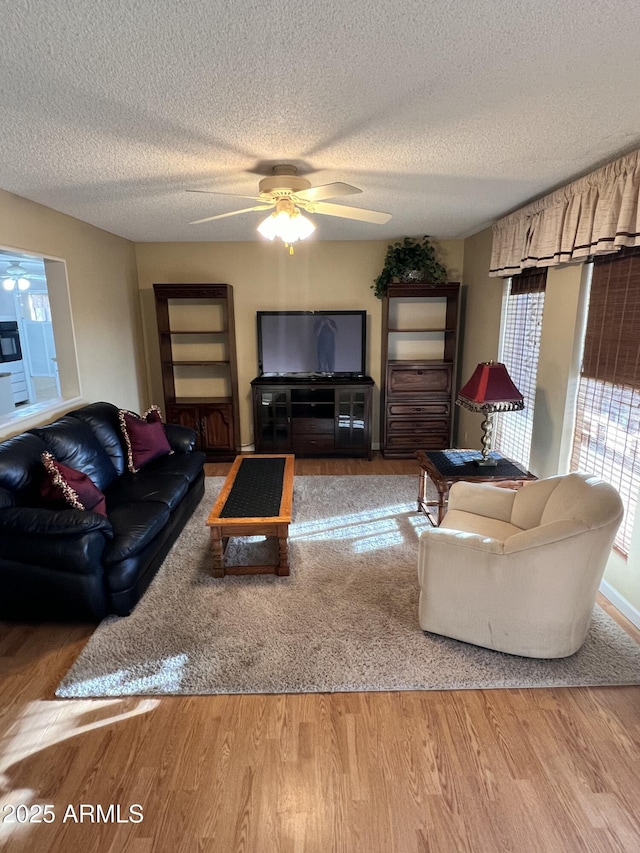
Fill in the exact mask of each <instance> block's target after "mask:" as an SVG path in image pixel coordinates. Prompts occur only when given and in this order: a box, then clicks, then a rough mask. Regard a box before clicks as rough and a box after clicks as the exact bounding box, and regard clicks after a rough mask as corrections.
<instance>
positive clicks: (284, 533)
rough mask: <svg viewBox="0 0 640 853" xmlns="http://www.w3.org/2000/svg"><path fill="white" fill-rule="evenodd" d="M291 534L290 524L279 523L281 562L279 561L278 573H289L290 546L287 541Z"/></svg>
mask: <svg viewBox="0 0 640 853" xmlns="http://www.w3.org/2000/svg"><path fill="white" fill-rule="evenodd" d="M288 535H289V525H288V524H284V525H280V524H279V525H278V550H279V552H280V562H279V563H278V568H277V574H278V575H281V576H282V575H288V574H289V547H288V543H287V539H288Z"/></svg>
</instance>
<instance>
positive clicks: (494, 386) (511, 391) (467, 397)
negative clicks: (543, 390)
mask: <svg viewBox="0 0 640 853" xmlns="http://www.w3.org/2000/svg"><path fill="white" fill-rule="evenodd" d="M456 405H458V406H462V407H463V408H465V409H468V410H469V411H470V412H482V414H483V415H484V420H483V421H482V424H481V426H482V431H483V432H482V457H481V458H480V459H477V460H475V461H474V464H475V465H481V466H487V467H489V466H493V465H497V462H496V460H495V459H492V458H491V456H490V455H489V451H490V450H491V434H492V432H493V422H492V420H491V417H492V415H494V414H495V413H496V412H517V411H520V410H522V409H524V398H523V396H522V394H521V393H520V392H519V391H518V389H517V388H516V386H515V385H514V384H513V382H512V381H511V377H510V376H509V374H508V372H507V368H506V367H505V366H504V364H501V363H500V362H497V361H482V362H480V364H479V365H478V366H477V367H476V369H475V370H474V372H473V376H472V377H471V379H470V380H469V381H468V382H467V384H466V385H465V386H464V388H462V389H461V390H460V392H459V393H458V397H457V399H456Z"/></svg>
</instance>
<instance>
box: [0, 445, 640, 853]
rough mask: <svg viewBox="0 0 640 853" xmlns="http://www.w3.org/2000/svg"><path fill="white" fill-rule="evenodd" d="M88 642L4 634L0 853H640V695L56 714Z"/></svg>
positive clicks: (458, 696) (73, 633)
mask: <svg viewBox="0 0 640 853" xmlns="http://www.w3.org/2000/svg"><path fill="white" fill-rule="evenodd" d="M228 468H229V466H228V465H210V466H208V473H209V474H226V472H227V471H228ZM296 471H297V473H299V474H363V473H371V474H379V473H388V474H394V473H411V474H413V473H415V474H416V486H417V471H416V463H415V462H413V461H411V460H406V461H402V460H401V461H393V462H389V461H385V460H381V459H379V458H375V459H374V460H373V461H372V462H367V461H366V460H319V459H313V460H297V462H296ZM609 609H610V612H611V613H612V614H613V615H614V616H615V615H616V611H615V610H614V609H613V608H609ZM618 619H619V620H620V622H621V624H623V625H625V624H626V627H627V628H628V629H629V631H630V633H631V634H632V636H634V637H635V638H636V640H639V639H640V633H639V632H637V631H635V630H634V629H633V628H632V627H631V626H629V624H628V623H625V620H623V619H622V617H619V616H618ZM92 630H93V628H92V626H88V625H80V626H77V625H76V626H68V625H9V624H7V623H0V803H1V807H2V813H1V816H0V820H2V823H0V850H11V851H12V853H14V851H15V853H21V851H36V853H67V852H68V851H72V853H74V851H77V853H93V851H97V853H165V852H166V853H192V851H194V853H195V851H198V853H203V851H204V852H205V853H209V851H211V853H236V851H238V853H241V851H242V852H243V853H356V851H358V853H359V851H362V853H365V851H366V853H414V851H415V853H427V851H428V852H429V853H450V851H451V853H460V851H472V853H497V851H514V853H515V851H526V852H527V853H537V851H540V853H555V851H561V852H562V853H573V851H576V853H578V851H580V853H584V851H603V853H604V851H633V852H634V853H636V851H638V850H640V810H639V809H638V803H639V802H640V687H618V688H597V689H593V688H580V689H554V690H530V691H529V690H495V691H458V692H424V693H409V692H407V693H367V694H335V695H326V694H325V695H313V694H312V695H292V696H202V697H197V696H194V697H184V698H180V697H166V698H162V699H155V698H152V697H147V698H139V699H136V698H129V699H122V700H82V701H76V700H55V699H54V698H53V691H54V690H55V687H56V686H57V684H58V682H59V680H60V678H61V677H62V675H63V674H64V673H65V671H66V670H67V668H68V667H69V666H70V665H71V664H72V662H73V661H74V659H75V658H76V657H77V655H78V654H79V652H80V651H81V649H82V647H83V645H84V643H85V642H86V640H87V639H88V638H89V636H90V635H91V632H92ZM20 804H22V805H25V806H27V807H31V809H30V811H29V810H28V809H27V810H25V809H17V810H16V807H17V806H18V805H20ZM134 804H140V806H141V807H142V815H143V819H142V821H141V822H137V823H136V822H130V820H129V819H130V818H133V819H134V820H137V819H138V810H136V809H134V810H133V811H130V807H131V806H133V805H134ZM45 805H51V806H52V809H49V810H46V811H45V809H44V806H45ZM97 805H100V807H101V811H100V812H98V811H97V810H96V808H95V807H96V806H97ZM110 805H112V806H113V808H112V809H111V811H109V810H108V807H109V806H110ZM116 806H117V807H119V810H116ZM81 807H83V808H81ZM12 816H13V817H14V818H15V817H20V818H25V817H26V818H27V821H26V822H17V823H9V822H8V821H9V819H10V818H11V817H12ZM45 816H46V819H49V818H50V817H51V816H53V820H52V822H50V823H46V822H40V823H38V822H34V821H36V820H37V819H38V818H40V819H41V820H45ZM81 817H82V822H80V818H81ZM65 818H66V819H65ZM96 818H98V819H99V822H97V821H96ZM105 818H106V822H105V821H104V819H105Z"/></svg>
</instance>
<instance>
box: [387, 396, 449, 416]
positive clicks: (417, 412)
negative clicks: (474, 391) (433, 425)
mask: <svg viewBox="0 0 640 853" xmlns="http://www.w3.org/2000/svg"><path fill="white" fill-rule="evenodd" d="M450 415H451V404H450V403H449V402H448V401H447V400H437V401H433V402H432V401H429V402H428V403H423V402H417V401H416V402H413V403H409V402H407V403H387V417H393V416H395V417H416V416H417V417H420V418H425V417H427V418H430V417H438V416H444V417H447V418H448V417H449V416H450Z"/></svg>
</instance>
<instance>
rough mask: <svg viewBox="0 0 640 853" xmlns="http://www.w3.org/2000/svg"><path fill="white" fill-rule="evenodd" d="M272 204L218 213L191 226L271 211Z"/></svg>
mask: <svg viewBox="0 0 640 853" xmlns="http://www.w3.org/2000/svg"><path fill="white" fill-rule="evenodd" d="M272 207H273V205H272V204H259V205H257V206H256V207H245V208H244V209H243V210H232V211H231V212H230V213H218V214H217V215H216V216H205V218H204V219H194V220H193V222H190V223H189V225H201V224H202V223H203V222H213V220H214V219H226V218H227V216H238V215H239V214H240V213H251V211H253V210H271V208H272Z"/></svg>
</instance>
